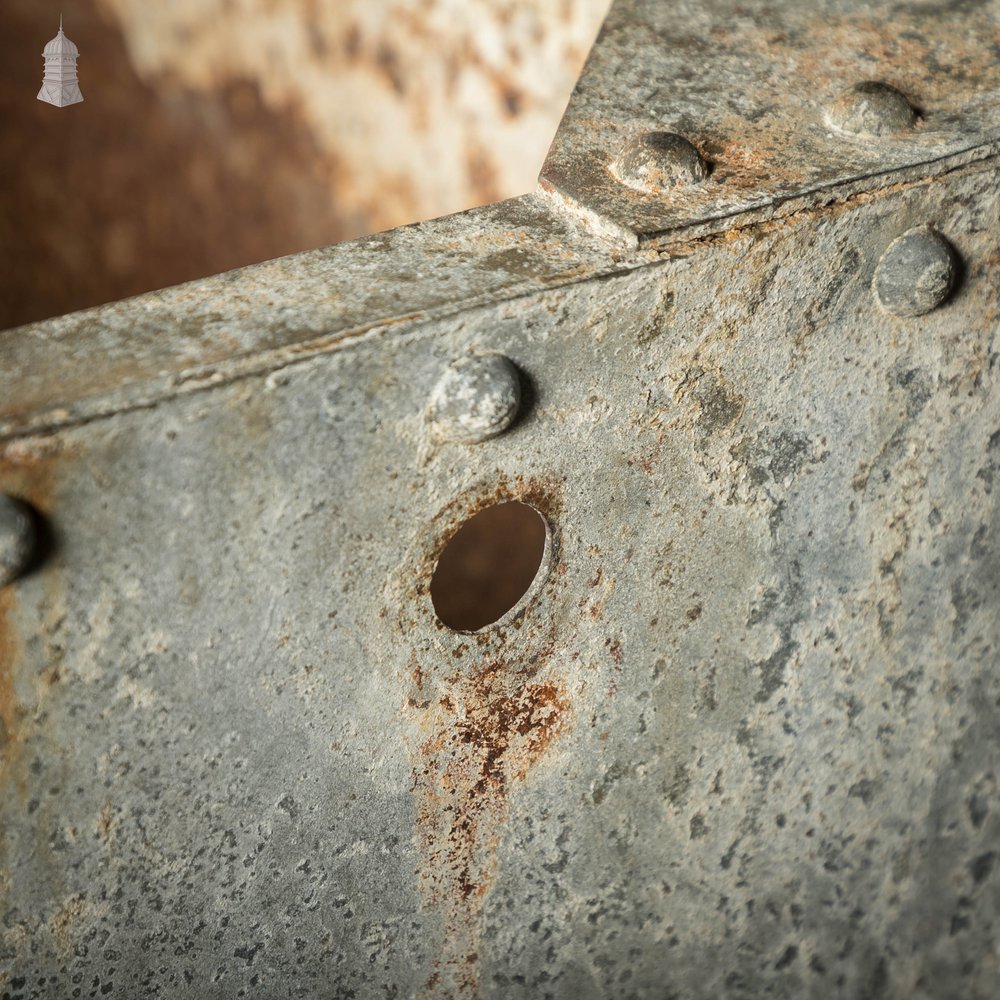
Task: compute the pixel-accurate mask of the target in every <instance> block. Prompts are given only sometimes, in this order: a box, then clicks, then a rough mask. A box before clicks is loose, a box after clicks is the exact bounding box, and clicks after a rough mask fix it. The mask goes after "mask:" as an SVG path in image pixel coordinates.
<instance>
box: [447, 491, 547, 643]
mask: <svg viewBox="0 0 1000 1000" xmlns="http://www.w3.org/2000/svg"><path fill="white" fill-rule="evenodd" d="M547 534H548V532H547V527H546V524H545V520H544V519H543V518H542V515H541V514H539V513H538V511H537V510H535V508H534V507H529V506H528V505H527V504H524V503H520V502H518V501H516V500H512V501H508V502H507V503H501V504H496V505H495V506H493V507H487V508H486V509H485V510H482V511H480V512H479V513H478V514H475V515H473V516H472V517H470V518H469V520H467V521H466V522H465V523H464V524H463V525H462V526H461V527H460V528H459V529H458V531H456V532H455V534H454V535H453V536H452V538H451V540H450V541H449V542H448V544H447V545H446V546H445V548H444V551H443V552H442V553H441V556H440V558H439V559H438V563H437V566H436V567H435V568H434V575H433V576H432V577H431V588H430V589H431V602H432V603H433V605H434V610H435V612H436V613H437V616H438V618H439V619H440V620H441V622H442V623H443V624H445V625H447V626H448V628H451V629H455V631H457V632H475V631H477V630H479V629H481V628H485V627H486V626H487V625H492V624H493V623H494V622H495V621H499V620H500V619H501V618H502V617H503V616H504V615H505V614H507V612H508V611H510V610H511V608H513V607H515V606H516V605H517V603H518V602H519V601H520V600H521V598H522V597H524V595H525V594H526V593H527V592H528V589H529V588H530V587H531V584H532V582H533V581H534V579H535V577H536V576H537V575H538V570H539V567H540V566H541V564H542V558H543V557H544V555H545V541H546V536H547Z"/></svg>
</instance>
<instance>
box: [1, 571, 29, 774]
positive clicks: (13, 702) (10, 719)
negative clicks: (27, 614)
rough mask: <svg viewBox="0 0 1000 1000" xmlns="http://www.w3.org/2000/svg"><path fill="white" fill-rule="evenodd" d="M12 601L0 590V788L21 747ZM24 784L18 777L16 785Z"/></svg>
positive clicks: (10, 595)
mask: <svg viewBox="0 0 1000 1000" xmlns="http://www.w3.org/2000/svg"><path fill="white" fill-rule="evenodd" d="M13 600H14V596H13V591H12V590H11V588H10V587H4V588H3V590H0V788H2V787H3V786H4V784H5V783H6V781H7V779H8V777H9V775H10V774H11V773H13V772H14V770H15V765H16V762H17V759H18V756H19V751H20V745H21V735H20V734H21V718H22V716H23V711H22V709H21V706H20V704H19V702H18V700H17V694H16V692H15V690H14V664H15V662H16V660H17V653H18V649H19V648H20V643H19V641H18V637H17V635H16V634H15V632H14V629H13V626H12V624H11V621H10V611H11V604H12V602H13ZM23 781H24V777H23V775H21V776H20V779H19V785H20V784H23ZM22 791H23V789H22Z"/></svg>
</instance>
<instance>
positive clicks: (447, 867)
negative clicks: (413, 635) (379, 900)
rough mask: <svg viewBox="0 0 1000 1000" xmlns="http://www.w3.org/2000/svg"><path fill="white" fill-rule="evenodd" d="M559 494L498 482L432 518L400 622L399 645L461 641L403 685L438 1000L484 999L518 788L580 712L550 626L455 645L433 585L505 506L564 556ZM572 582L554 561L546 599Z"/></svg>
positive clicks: (551, 483) (410, 672)
mask: <svg viewBox="0 0 1000 1000" xmlns="http://www.w3.org/2000/svg"><path fill="white" fill-rule="evenodd" d="M561 494H562V482H561V481H560V480H558V479H551V480H549V479H545V480H542V479H534V478H527V479H526V478H522V477H517V478H508V477H506V476H504V475H503V474H502V473H497V477H496V479H495V480H494V481H493V483H491V484H490V485H489V486H486V487H482V488H480V489H478V490H473V491H471V492H469V493H466V494H463V495H461V496H459V497H456V498H454V499H453V500H451V501H450V502H448V503H447V504H445V505H444V506H443V507H442V508H441V509H440V510H439V511H437V513H436V514H435V515H434V516H433V517H432V518H431V525H432V526H433V537H432V538H430V539H429V540H428V544H427V546H426V548H425V549H424V551H423V552H422V554H421V555H420V556H419V558H418V563H417V567H416V570H415V572H414V574H413V579H412V582H410V583H409V584H408V585H407V587H406V590H405V591H404V594H403V598H404V608H406V609H407V610H406V611H404V613H403V614H402V615H401V616H400V617H399V618H398V620H397V627H398V628H399V630H400V633H401V635H402V636H405V635H407V634H408V633H409V631H410V629H412V628H413V627H415V626H416V625H417V623H418V622H419V623H420V624H421V626H428V625H430V626H432V627H434V628H437V629H438V630H439V631H441V632H442V633H443V634H445V635H451V636H454V638H455V645H454V646H452V647H451V648H450V649H448V650H447V651H443V652H442V653H440V654H439V655H437V657H436V660H435V662H433V663H431V662H428V661H427V660H426V659H425V658H424V657H423V656H422V655H418V654H417V653H416V652H411V653H410V656H409V660H408V662H407V664H406V667H405V670H404V671H403V675H402V676H401V678H400V679H401V680H402V681H403V683H404V684H405V685H406V687H407V689H408V695H407V698H406V705H407V708H406V711H408V712H409V713H410V715H411V718H412V719H413V720H414V721H415V723H416V729H417V730H418V731H419V732H421V733H422V734H424V735H423V736H421V737H420V739H419V740H418V741H415V742H413V743H411V744H410V746H409V754H410V760H411V764H412V768H413V793H414V796H415V798H416V805H417V820H418V823H417V827H418V835H419V845H420V854H421V856H422V863H421V866H420V869H419V871H418V875H419V878H420V880H421V888H422V892H423V894H424V897H425V899H426V900H427V903H428V905H429V906H431V907H433V908H434V909H435V910H436V911H437V912H438V913H439V914H440V915H441V918H442V921H443V925H444V937H443V941H442V944H441V951H440V953H439V956H438V958H437V961H436V963H435V967H434V968H433V969H432V970H431V972H432V975H431V977H430V979H429V980H428V981H427V983H426V984H425V992H427V993H433V994H434V995H435V996H442V997H455V998H457V997H463V998H475V997H477V996H478V995H479V985H478V970H477V966H478V949H479V931H478V917H479V912H480V908H481V906H482V902H483V899H484V897H485V895H486V894H487V892H488V891H489V889H490V887H491V886H492V884H493V879H494V876H495V872H496V850H497V846H498V844H499V843H500V841H501V839H502V837H503V834H504V830H505V827H506V823H507V818H508V815H509V798H510V794H511V789H512V787H513V786H514V785H515V784H516V783H517V782H519V781H522V780H523V779H524V778H525V777H526V776H527V775H528V773H529V772H530V770H531V769H532V768H533V767H534V766H535V765H536V764H537V763H538V762H539V761H540V760H542V759H543V758H544V756H545V754H546V751H547V750H548V749H549V748H550V746H551V744H552V742H553V740H554V739H555V738H556V737H557V735H558V734H559V733H560V732H562V731H563V730H564V728H565V727H566V725H567V720H568V718H569V716H570V714H571V713H570V697H569V692H568V690H567V687H566V685H565V683H564V682H563V681H562V680H561V679H559V678H554V677H553V676H552V675H551V673H550V670H549V669H548V664H550V662H551V661H552V659H553V655H554V650H555V645H556V640H555V632H554V629H555V626H554V624H553V622H552V621H551V620H550V619H548V618H547V617H544V616H535V615H533V614H531V613H530V611H525V613H524V614H523V615H522V616H521V617H520V618H519V619H517V620H516V621H513V622H510V623H509V624H508V625H507V626H505V628H503V629H502V630H497V629H490V628H486V629H483V630H481V631H479V632H475V633H469V634H461V635H460V636H456V635H455V634H454V633H451V632H450V630H448V629H447V628H446V627H445V626H444V625H441V624H440V622H438V620H437V618H436V617H435V616H434V614H433V611H432V609H431V604H430V601H429V599H428V597H427V593H426V590H427V587H426V581H428V580H430V578H431V575H432V572H433V569H434V567H435V565H436V564H437V560H438V557H439V556H440V554H441V551H442V550H443V548H444V546H445V545H446V544H447V543H448V541H449V540H450V538H451V537H452V535H453V534H454V532H455V531H456V530H457V529H458V527H459V526H460V525H461V524H463V523H464V522H465V521H466V520H467V519H468V518H470V517H472V516H474V515H475V514H476V513H478V512H479V511H481V510H483V509H484V508H486V507H489V506H491V505H493V504H496V503H503V502H505V501H508V500H517V501H520V502H522V503H526V504H528V505H529V506H531V507H534V508H535V509H536V510H537V511H538V512H539V513H540V514H541V515H542V516H543V517H544V518H545V519H546V520H547V521H548V522H549V524H550V526H552V527H553V536H552V545H553V549H554V550H555V551H558V544H559V543H558V531H557V530H556V527H555V526H556V525H557V524H558V522H559V520H560V517H561V515H562V513H563V501H562V496H561ZM564 575H565V565H563V564H561V563H560V562H559V560H558V558H554V559H553V565H552V569H551V571H550V573H549V577H548V579H547V580H546V581H545V583H544V585H543V589H542V594H543V597H542V598H540V599H544V595H548V597H549V599H551V598H552V596H553V594H554V592H555V591H556V589H557V588H559V587H560V586H561V585H562V578H563V576H564Z"/></svg>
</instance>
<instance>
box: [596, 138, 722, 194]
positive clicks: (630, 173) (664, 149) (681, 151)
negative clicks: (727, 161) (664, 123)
mask: <svg viewBox="0 0 1000 1000" xmlns="http://www.w3.org/2000/svg"><path fill="white" fill-rule="evenodd" d="M610 169H611V173H612V174H613V175H614V176H615V177H617V178H618V180H620V181H621V182H622V184H627V185H628V186H629V187H630V188H634V189H635V190H636V191H645V192H648V193H652V194H662V193H664V192H666V191H670V190H672V189H674V188H678V187H683V186H685V185H687V184H696V183H698V182H699V181H703V180H704V179H705V178H706V177H707V176H708V164H707V163H706V162H705V160H704V159H703V158H702V155H701V153H699V152H698V150H697V149H695V148H694V146H693V145H692V144H691V143H690V142H688V140H687V139H685V138H684V136H682V135H677V133H676V132H647V133H646V134H645V135H641V136H639V137H638V138H635V139H632V140H631V141H630V142H629V143H627V145H626V146H625V148H624V149H623V150H622V151H621V153H620V154H619V156H618V158H617V159H616V160H615V161H614V162H613V163H612V164H611V168H610Z"/></svg>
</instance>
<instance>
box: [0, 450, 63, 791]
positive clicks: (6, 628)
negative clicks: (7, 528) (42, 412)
mask: <svg viewBox="0 0 1000 1000" xmlns="http://www.w3.org/2000/svg"><path fill="white" fill-rule="evenodd" d="M61 452H62V449H61V446H60V445H59V443H58V442H57V440H56V439H55V438H52V437H39V438H33V439H29V440H25V441H14V442H10V443H8V444H7V445H6V446H4V447H3V448H0V489H2V490H3V491H4V492H5V493H9V494H10V495H12V496H15V497H17V498H18V499H21V500H23V501H25V502H26V503H27V504H28V505H29V506H30V507H32V508H33V509H34V510H35V511H37V512H38V513H39V514H41V515H42V516H43V517H44V518H46V519H48V516H49V514H50V511H51V509H52V506H53V497H54V494H55V484H56V472H57V465H58V461H59V457H60V454H61ZM39 544H40V545H42V546H44V545H45V544H46V542H45V539H41V540H40V541H39ZM19 586H20V585H19V584H18V583H17V582H15V583H14V584H11V585H8V586H7V587H5V588H3V589H2V590H0V788H2V787H3V785H5V784H6V782H7V781H9V780H10V779H11V777H12V776H14V775H16V783H17V788H18V791H19V792H20V793H21V794H22V795H26V794H27V775H26V774H25V773H24V769H23V768H21V767H19V762H20V756H21V754H20V751H21V746H22V743H23V736H24V734H23V733H22V731H21V729H22V724H23V722H24V719H25V715H26V713H25V709H24V706H23V705H21V703H20V701H19V700H18V697H17V693H16V684H15V680H16V669H17V663H18V659H19V657H20V655H21V642H20V639H19V636H18V635H17V632H16V629H15V626H14V617H15V612H16V609H17V594H18V589H19ZM54 596H57V595H54ZM50 603H51V604H52V606H53V607H55V600H53V601H51V602H50ZM58 680H59V670H58V666H52V667H50V668H49V669H48V670H46V671H45V672H44V673H43V675H42V676H41V679H40V681H41V683H40V687H41V689H42V690H43V691H44V690H47V689H49V688H51V687H52V686H54V685H55V684H56V683H58Z"/></svg>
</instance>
